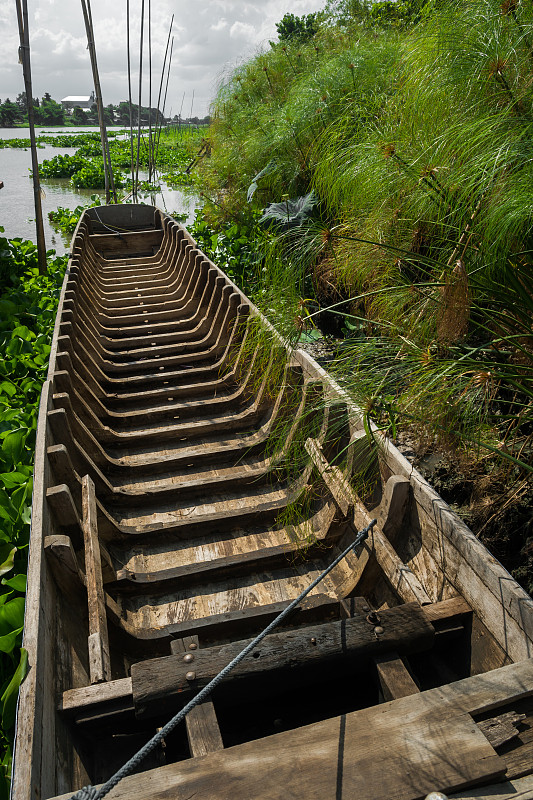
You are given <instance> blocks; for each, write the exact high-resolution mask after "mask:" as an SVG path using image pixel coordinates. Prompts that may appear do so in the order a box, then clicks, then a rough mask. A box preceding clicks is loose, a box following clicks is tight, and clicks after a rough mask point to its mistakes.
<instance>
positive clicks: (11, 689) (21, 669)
mask: <svg viewBox="0 0 533 800" xmlns="http://www.w3.org/2000/svg"><path fill="white" fill-rule="evenodd" d="M27 672H28V651H27V650H26V649H25V648H24V647H21V648H20V660H19V663H18V667H17V668H16V670H15V674H14V675H13V677H12V678H11V680H10V682H9V685H8V687H7V689H6V690H5V692H4V694H3V695H2V697H1V698H0V703H1V704H2V726H3V728H4V730H9V729H10V728H12V727H13V725H14V724H15V712H16V709H17V698H18V693H19V688H20V684H21V683H22V681H23V680H24V678H25V677H26V675H27Z"/></svg>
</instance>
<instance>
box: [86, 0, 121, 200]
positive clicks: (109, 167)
mask: <svg viewBox="0 0 533 800" xmlns="http://www.w3.org/2000/svg"><path fill="white" fill-rule="evenodd" d="M87 11H88V12H89V22H90V23H91V34H92V36H91V39H92V43H93V54H94V66H95V72H96V78H97V81H98V91H99V94H100V107H101V110H102V124H103V131H104V142H105V149H106V155H107V170H108V175H109V185H110V189H111V193H112V194H113V199H114V201H115V203H118V199H117V193H116V190H115V180H114V177H113V165H112V164H111V154H110V152H109V139H108V138H107V126H106V123H105V117H104V101H103V100H102V89H101V87H100V76H99V73H98V65H97V62H96V45H95V43H94V26H93V13H92V10H91V0H87Z"/></svg>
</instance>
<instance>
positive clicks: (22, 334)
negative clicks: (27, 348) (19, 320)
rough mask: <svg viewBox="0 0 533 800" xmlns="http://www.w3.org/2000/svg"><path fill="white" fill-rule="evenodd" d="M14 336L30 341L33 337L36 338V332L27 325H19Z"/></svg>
mask: <svg viewBox="0 0 533 800" xmlns="http://www.w3.org/2000/svg"><path fill="white" fill-rule="evenodd" d="M11 335H12V336H18V337H19V339H24V341H25V342H30V341H31V340H32V339H35V334H34V333H33V331H30V329H29V328H27V327H26V326H25V325H19V326H18V328H15V329H14V331H13V333H12V334H11Z"/></svg>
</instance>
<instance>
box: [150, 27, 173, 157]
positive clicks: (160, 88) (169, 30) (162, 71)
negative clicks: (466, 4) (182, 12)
mask: <svg viewBox="0 0 533 800" xmlns="http://www.w3.org/2000/svg"><path fill="white" fill-rule="evenodd" d="M173 24H174V14H172V17H171V19H170V26H169V29H168V36H167V46H166V47H165V57H164V59H163V68H162V70H161V80H160V81H159V92H158V94H157V120H156V126H157V124H158V123H159V125H161V123H160V120H159V115H160V114H161V112H160V110H159V106H160V103H161V92H162V91H163V81H164V80H165V67H166V63H167V54H168V46H169V44H170V36H171V33H172V25H173ZM156 134H157V129H156ZM158 151H159V138H157V148H156V153H155V157H154V164H155V162H156V161H157V152H158Z"/></svg>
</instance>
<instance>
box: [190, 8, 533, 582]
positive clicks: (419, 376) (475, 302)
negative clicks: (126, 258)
mask: <svg viewBox="0 0 533 800" xmlns="http://www.w3.org/2000/svg"><path fill="white" fill-rule="evenodd" d="M327 11H328V13H327V14H325V15H324V16H323V19H322V22H321V25H320V28H319V30H318V31H317V32H316V33H314V35H310V36H308V37H307V36H304V37H302V36H296V35H295V36H285V27H286V26H285V25H284V26H283V27H282V31H281V32H283V34H284V35H283V37H282V36H280V41H279V42H278V43H271V48H270V50H269V51H268V52H265V53H261V54H259V55H258V56H257V57H255V58H253V59H252V60H250V61H248V62H247V63H245V64H243V65H241V66H240V67H238V68H237V69H236V70H235V72H234V73H233V75H231V76H230V77H229V79H228V80H227V81H226V83H225V84H224V85H223V86H222V87H221V89H220V91H219V94H218V97H217V100H216V102H215V105H214V109H213V110H214V115H213V122H212V124H211V127H210V130H209V139H210V144H211V157H210V158H209V159H204V160H203V161H202V163H201V165H200V170H201V181H200V188H201V189H202V190H203V192H204V194H205V195H207V196H209V197H210V198H211V201H212V202H211V203H210V204H209V203H207V205H206V211H205V214H206V219H207V220H208V222H209V224H211V225H214V226H217V225H219V224H220V223H224V224H226V225H233V224H237V220H239V219H243V220H244V219H246V220H249V219H250V210H251V209H252V210H255V211H258V210H260V209H263V210H265V209H266V213H265V214H264V215H263V219H262V223H261V225H262V226H263V227H265V226H266V227H265V232H264V235H263V238H262V239H261V241H262V243H263V246H264V252H263V261H262V267H261V272H260V275H261V276H262V280H261V283H260V285H258V286H257V287H256V291H255V299H256V300H257V302H258V303H259V304H260V305H262V307H263V308H264V309H265V311H266V313H267V314H268V315H269V316H270V317H271V318H272V319H273V320H275V323H276V325H277V326H278V327H280V328H281V329H282V330H283V332H284V334H285V335H290V336H291V337H292V339H293V341H298V340H299V339H300V337H301V333H302V330H303V328H305V326H308V325H312V324H313V323H316V324H317V325H319V326H320V327H322V328H323V330H326V331H330V332H334V333H336V335H337V336H338V335H342V337H343V340H342V342H341V343H340V344H339V346H338V352H337V357H336V358H335V360H334V361H333V363H332V364H330V369H333V371H334V372H335V373H336V375H337V377H338V378H339V380H340V381H341V382H342V383H343V384H344V385H345V386H346V388H347V389H348V390H349V391H350V392H351V393H352V394H353V395H355V397H356V398H357V399H358V401H359V403H360V405H361V407H362V409H363V412H364V414H365V415H367V416H368V417H369V418H370V417H372V418H373V419H374V420H375V421H376V422H377V424H378V425H379V426H380V427H381V428H382V430H383V431H384V432H385V433H387V434H388V435H390V436H393V437H397V436H399V437H400V440H401V439H402V437H404V439H405V440H407V441H408V442H409V443H410V444H412V445H413V446H414V448H415V450H416V451H417V452H418V454H419V455H420V456H423V454H424V451H425V450H426V449H427V448H428V447H429V446H434V444H435V443H436V444H437V445H438V446H440V448H441V449H442V451H443V452H444V453H451V454H452V455H451V457H450V460H452V461H453V462H454V463H455V464H456V465H459V467H460V469H462V470H463V473H464V475H466V476H467V477H466V478H465V480H464V483H465V485H466V488H465V489H464V490H463V491H462V493H460V494H461V497H460V498H459V500H457V506H458V507H459V510H460V511H461V513H462V514H463V516H465V518H466V519H467V521H468V522H469V524H471V525H472V526H473V527H474V529H475V530H476V531H479V532H480V533H482V535H483V536H484V537H485V539H486V540H487V541H489V544H490V546H491V547H492V549H493V551H495V553H496V554H497V555H499V556H500V557H502V558H503V559H504V560H506V563H507V566H509V567H510V568H511V569H514V571H515V575H516V576H517V577H519V578H520V579H521V580H522V581H523V582H525V584H526V586H528V587H529V588H530V589H531V588H533V586H532V585H531V584H530V583H528V581H530V579H531V578H530V576H531V572H529V577H527V570H528V564H529V565H530V564H531V559H532V558H533V552H532V548H531V539H530V538H529V537H530V536H531V534H530V532H528V531H529V529H528V519H529V512H528V506H529V504H530V503H531V496H532V488H531V472H532V471H533V467H532V466H531V462H532V454H533V381H532V378H533V358H532V347H531V344H532V340H531V319H532V316H533V241H532V240H531V205H532V199H533V195H532V191H533V190H532V188H531V187H532V186H533V166H532V165H533V160H532V158H531V154H532V141H533V88H532V85H531V81H530V72H531V64H532V52H533V50H532V48H533V11H532V9H531V7H530V6H529V5H527V4H522V3H519V2H514V1H513V2H504V3H500V2H499V1H497V0H472V1H471V2H453V3H451V2H445V1H444V0H441V1H440V2H436V1H435V2H434V1H433V0H430V1H429V2H425V3H424V2H415V0H412V1H409V2H408V0H405V2H401V3H374V4H372V3H365V2H362V1H361V2H358V1H357V0H345V1H344V2H331V3H329V5H328V9H327ZM298 27H299V28H300V30H303V23H302V25H299V23H295V24H294V25H292V22H291V29H294V30H296V29H298ZM311 192H313V194H312V195H311V194H310V193H311ZM257 227H258V226H256V228H254V229H251V230H250V233H249V234H248V235H249V236H250V237H252V238H253V239H254V241H257V239H256V238H255V237H257V236H258V233H257V231H256V229H257ZM428 409H430V410H431V413H428ZM502 487H504V488H503V489H502ZM439 488H440V489H441V491H442V492H443V493H444V494H445V496H446V491H445V489H446V486H445V485H442V486H441V487H439ZM450 500H451V501H452V502H454V500H455V498H454V494H453V491H451V492H450ZM510 509H512V510H513V513H514V517H513V515H512V513H511V512H510ZM503 512H505V513H506V514H508V515H509V516H507V517H505V519H509V520H512V525H513V527H514V528H515V532H514V533H513V535H512V536H511V535H509V536H508V537H506V540H505V541H503V539H504V538H505V537H500V538H499V540H498V537H497V531H498V530H499V529H500V527H501V523H502V519H504V517H502V513H503ZM491 537H492V539H493V540H492V539H491ZM520 551H521V555H520V556H518V555H517V554H518V553H519V552H520ZM528 559H529V561H528ZM524 565H525V566H524Z"/></svg>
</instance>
